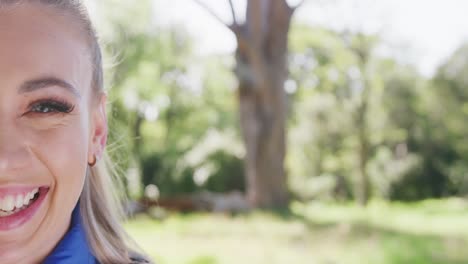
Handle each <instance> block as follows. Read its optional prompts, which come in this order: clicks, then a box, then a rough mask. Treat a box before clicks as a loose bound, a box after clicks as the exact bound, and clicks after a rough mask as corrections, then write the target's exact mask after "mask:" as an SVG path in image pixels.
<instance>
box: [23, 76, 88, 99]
mask: <svg viewBox="0 0 468 264" xmlns="http://www.w3.org/2000/svg"><path fill="white" fill-rule="evenodd" d="M50 86H57V87H60V88H63V89H65V90H67V91H69V92H71V93H72V94H74V95H75V96H76V97H78V98H81V95H80V93H79V92H78V90H77V89H76V88H75V87H74V86H73V85H71V84H70V83H68V82H67V81H64V80H62V79H59V78H56V77H45V78H38V79H34V80H30V81H26V82H24V83H23V84H22V85H21V86H20V88H19V90H18V93H20V94H22V93H29V92H34V91H37V90H39V89H43V88H47V87H50Z"/></svg>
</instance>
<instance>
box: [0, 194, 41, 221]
mask: <svg viewBox="0 0 468 264" xmlns="http://www.w3.org/2000/svg"><path fill="white" fill-rule="evenodd" d="M40 195H41V192H40V191H39V188H35V189H34V190H32V191H30V192H28V193H27V194H24V195H23V194H18V195H8V196H5V197H3V198H1V199H0V218H2V217H8V216H11V215H14V214H16V213H19V212H21V211H23V210H26V209H28V208H29V207H31V206H32V205H33V204H34V203H35V202H36V201H37V200H38V199H39V197H40Z"/></svg>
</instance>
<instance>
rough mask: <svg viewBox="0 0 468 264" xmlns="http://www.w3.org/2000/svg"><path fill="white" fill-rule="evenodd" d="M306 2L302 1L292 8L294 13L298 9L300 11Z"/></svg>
mask: <svg viewBox="0 0 468 264" xmlns="http://www.w3.org/2000/svg"><path fill="white" fill-rule="evenodd" d="M305 1H306V0H301V1H300V2H299V3H298V4H297V5H296V6H294V7H290V8H291V10H292V11H295V10H296V9H298V8H299V7H301V5H303V4H304V2H305Z"/></svg>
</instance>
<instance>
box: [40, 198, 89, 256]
mask: <svg viewBox="0 0 468 264" xmlns="http://www.w3.org/2000/svg"><path fill="white" fill-rule="evenodd" d="M42 263H43V264H98V261H97V260H96V258H95V257H94V256H93V254H92V253H91V249H90V247H89V245H88V242H87V241H86V233H85V230H84V228H83V224H82V222H81V215H80V206H79V203H78V204H77V205H76V207H75V209H74V210H73V213H72V219H71V224H70V228H69V230H68V231H67V233H66V234H65V236H64V237H63V238H62V240H61V241H60V242H59V243H58V245H57V246H56V247H55V249H54V250H53V251H52V253H51V254H50V255H49V256H48V257H47V258H46V259H45V260H44V261H43V262H42Z"/></svg>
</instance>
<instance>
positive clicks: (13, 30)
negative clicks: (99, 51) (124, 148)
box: [0, 4, 107, 263]
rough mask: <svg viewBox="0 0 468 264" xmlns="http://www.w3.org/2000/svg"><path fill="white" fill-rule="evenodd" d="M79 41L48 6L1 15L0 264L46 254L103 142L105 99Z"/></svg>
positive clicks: (69, 23) (76, 31)
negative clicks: (97, 90) (99, 95)
mask: <svg viewBox="0 0 468 264" xmlns="http://www.w3.org/2000/svg"><path fill="white" fill-rule="evenodd" d="M84 36H85V34H83V33H82V32H81V30H80V28H79V27H78V26H77V25H76V21H74V20H73V19H72V18H70V16H66V15H63V14H62V15H61V14H60V12H59V11H57V10H53V9H51V8H46V7H41V6H37V5H33V4H24V5H21V6H15V7H11V8H8V7H7V8H4V9H0V260H1V262H2V263H37V262H40V261H41V260H42V259H43V258H44V257H46V256H47V255H48V254H49V253H50V252H51V251H52V250H53V248H54V247H55V245H56V244H57V243H58V242H59V241H60V239H61V238H62V237H63V235H64V234H65V232H66V231H67V228H68V227H69V223H70V218H71V212H72V210H73V209H74V207H75V205H76V203H77V201H78V199H79V196H80V194H81V191H82V188H83V184H84V180H85V177H86V170H87V163H88V161H89V160H91V157H92V156H93V155H94V154H98V155H99V153H100V152H101V151H102V148H103V145H104V144H105V139H104V140H103V138H105V136H106V133H107V131H106V124H105V110H104V100H105V98H104V97H102V98H101V99H99V100H96V99H95V98H96V95H95V94H94V93H93V92H92V90H91V86H90V84H91V76H92V72H91V69H92V67H91V63H90V61H91V60H90V55H89V54H90V53H89V50H88V47H87V44H86V43H87V42H86V39H85V37H84ZM91 98H94V99H91ZM95 101H98V103H93V102H95Z"/></svg>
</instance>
